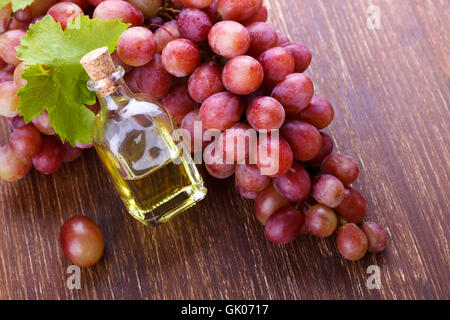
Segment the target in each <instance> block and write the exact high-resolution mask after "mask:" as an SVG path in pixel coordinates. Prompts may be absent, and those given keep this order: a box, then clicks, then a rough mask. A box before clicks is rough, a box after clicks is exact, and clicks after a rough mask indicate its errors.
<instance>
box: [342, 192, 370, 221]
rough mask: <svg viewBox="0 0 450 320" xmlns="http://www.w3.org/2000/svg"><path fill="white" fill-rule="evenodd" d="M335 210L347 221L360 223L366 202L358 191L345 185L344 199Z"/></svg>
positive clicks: (365, 208) (365, 210) (365, 209)
mask: <svg viewBox="0 0 450 320" xmlns="http://www.w3.org/2000/svg"><path fill="white" fill-rule="evenodd" d="M335 210H336V212H337V213H338V214H339V215H340V216H341V217H344V218H345V219H347V220H348V221H350V222H353V223H360V222H362V221H363V220H364V218H365V217H366V212H367V202H366V199H365V198H364V196H363V195H362V194H361V193H360V192H359V191H357V190H355V189H353V188H350V187H347V188H345V194H344V199H343V200H342V202H341V203H340V204H339V205H338V206H337V207H336V209H335Z"/></svg>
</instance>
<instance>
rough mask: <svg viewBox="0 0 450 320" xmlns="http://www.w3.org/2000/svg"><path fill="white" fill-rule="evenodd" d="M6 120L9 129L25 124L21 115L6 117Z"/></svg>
mask: <svg viewBox="0 0 450 320" xmlns="http://www.w3.org/2000/svg"><path fill="white" fill-rule="evenodd" d="M6 120H7V121H8V123H9V125H10V126H11V129H13V130H15V129H18V128H22V127H23V126H25V125H26V123H25V120H23V117H21V116H15V117H11V118H6Z"/></svg>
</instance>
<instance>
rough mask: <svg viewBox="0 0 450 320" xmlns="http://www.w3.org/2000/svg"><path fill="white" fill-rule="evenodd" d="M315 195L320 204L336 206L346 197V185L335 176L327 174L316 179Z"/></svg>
mask: <svg viewBox="0 0 450 320" xmlns="http://www.w3.org/2000/svg"><path fill="white" fill-rule="evenodd" d="M313 196H314V199H316V200H317V202H319V203H320V204H324V205H326V206H328V207H330V208H336V207H337V206H339V205H340V204H341V202H342V201H343V200H344V197H345V187H344V185H343V184H342V182H341V181H339V179H338V178H336V177H335V176H332V175H329V174H325V175H322V176H320V177H319V178H318V179H317V181H315V183H314V186H313Z"/></svg>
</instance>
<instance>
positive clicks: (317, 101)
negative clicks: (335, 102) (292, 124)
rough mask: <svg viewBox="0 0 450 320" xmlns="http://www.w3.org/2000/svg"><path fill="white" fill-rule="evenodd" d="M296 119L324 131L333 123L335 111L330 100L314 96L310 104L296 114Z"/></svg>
mask: <svg viewBox="0 0 450 320" xmlns="http://www.w3.org/2000/svg"><path fill="white" fill-rule="evenodd" d="M294 118H295V119H297V120H301V121H305V122H308V123H310V124H312V125H313V126H314V127H316V128H317V130H322V129H325V128H326V127H328V126H329V125H330V123H331V122H332V121H333V118H334V109H333V107H332V106H331V104H330V103H329V102H328V100H326V99H324V98H321V97H318V96H314V97H313V98H312V99H311V102H310V104H309V105H308V106H307V107H306V108H305V109H303V110H302V111H300V112H299V113H298V114H296V115H295V116H294Z"/></svg>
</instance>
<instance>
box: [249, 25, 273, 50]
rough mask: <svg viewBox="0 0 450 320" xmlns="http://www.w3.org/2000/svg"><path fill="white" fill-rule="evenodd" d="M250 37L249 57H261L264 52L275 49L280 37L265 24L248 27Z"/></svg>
mask: <svg viewBox="0 0 450 320" xmlns="http://www.w3.org/2000/svg"><path fill="white" fill-rule="evenodd" d="M247 31H248V33H249V35H250V48H249V50H248V52H247V54H248V55H250V56H253V57H259V55H260V54H261V53H263V52H264V51H266V50H268V49H270V48H272V47H275V46H276V44H277V42H278V36H277V32H276V31H275V29H274V28H273V27H272V26H270V25H269V24H267V23H265V22H254V23H252V24H250V25H248V26H247Z"/></svg>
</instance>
